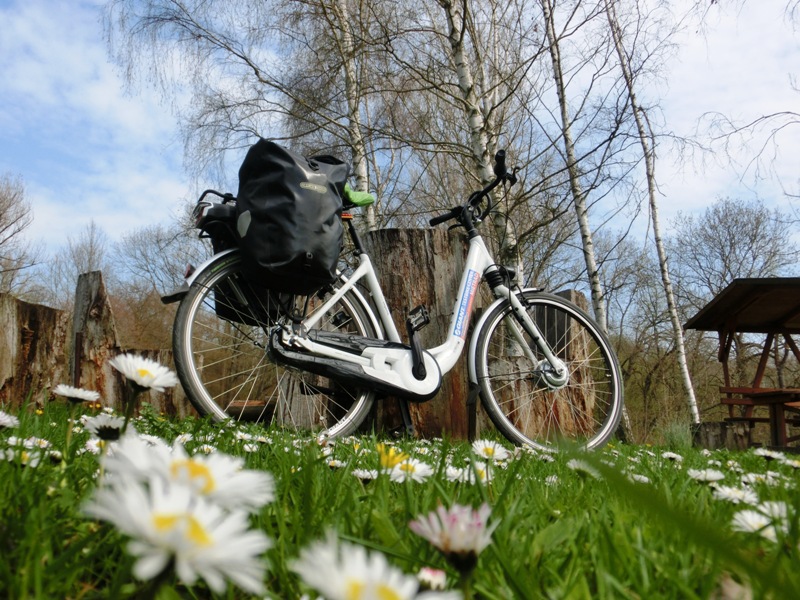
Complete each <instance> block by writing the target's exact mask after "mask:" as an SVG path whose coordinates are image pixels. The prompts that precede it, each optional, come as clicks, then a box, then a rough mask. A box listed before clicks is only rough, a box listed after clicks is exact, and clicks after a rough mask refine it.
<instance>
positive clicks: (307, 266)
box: [236, 139, 350, 295]
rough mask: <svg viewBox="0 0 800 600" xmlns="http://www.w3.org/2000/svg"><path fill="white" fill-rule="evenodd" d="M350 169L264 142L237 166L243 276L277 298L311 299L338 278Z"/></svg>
mask: <svg viewBox="0 0 800 600" xmlns="http://www.w3.org/2000/svg"><path fill="white" fill-rule="evenodd" d="M349 174H350V166H349V165H348V164H347V163H345V162H343V161H341V160H339V159H337V158H334V157H333V156H314V157H310V158H306V157H304V156H301V155H300V154H297V153H295V152H292V151H291V150H287V149H286V148H283V147H282V146H279V145H278V144H276V143H274V142H270V141H267V140H264V139H262V140H259V141H258V142H257V143H256V144H254V145H253V146H252V147H251V148H250V150H248V152H247V155H246V156H245V158H244V161H243V162H242V166H241V167H240V168H239V192H238V194H237V199H236V207H237V208H236V212H237V219H236V232H237V236H238V239H239V247H240V248H241V252H242V266H243V270H244V272H245V275H246V276H247V277H248V278H250V279H252V280H253V281H254V282H258V283H259V284H261V285H264V286H266V287H268V288H269V289H271V290H274V291H276V292H284V293H290V294H304V295H305V294H311V293H312V292H314V291H316V290H318V289H319V288H321V287H323V286H325V285H327V284H330V283H332V282H333V281H334V280H335V279H336V265H337V262H338V260H339V254H340V253H341V251H342V243H343V238H344V229H343V226H342V219H341V217H342V196H343V194H344V185H345V183H346V182H347V177H348V175H349Z"/></svg>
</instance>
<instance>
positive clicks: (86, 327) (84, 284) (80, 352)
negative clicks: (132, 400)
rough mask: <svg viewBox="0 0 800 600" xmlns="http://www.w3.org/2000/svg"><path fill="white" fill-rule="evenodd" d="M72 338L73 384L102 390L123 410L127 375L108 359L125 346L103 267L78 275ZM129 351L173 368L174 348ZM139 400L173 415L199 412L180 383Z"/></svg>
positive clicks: (105, 399) (106, 399)
mask: <svg viewBox="0 0 800 600" xmlns="http://www.w3.org/2000/svg"><path fill="white" fill-rule="evenodd" d="M72 339H73V347H72V353H71V355H70V369H69V372H70V373H71V374H72V376H73V384H74V385H76V386H79V387H82V388H84V389H87V390H94V391H96V392H99V393H100V396H101V397H102V399H103V402H104V404H105V405H106V406H111V407H113V408H114V409H116V410H122V408H123V407H122V392H123V389H124V388H123V386H124V385H125V379H124V377H123V376H122V375H121V374H120V373H118V372H117V371H116V369H114V368H113V367H112V366H111V365H110V364H109V362H108V361H109V360H110V359H111V358H113V357H115V356H117V355H118V354H120V353H122V352H125V351H126V350H123V349H122V348H120V345H119V342H118V337H117V329H116V324H115V321H114V313H113V311H112V310H111V303H110V302H109V298H108V294H107V292H106V288H105V284H104V283H103V275H102V273H101V272H100V271H92V272H90V273H83V274H82V275H80V277H78V285H77V288H76V290H75V309H74V314H73V337H72ZM129 351H130V352H131V353H134V354H137V355H139V356H143V357H145V358H149V359H151V360H154V361H156V362H158V363H159V364H162V365H164V366H167V367H169V368H173V369H174V366H173V360H172V351H171V350H129ZM140 401H145V402H148V403H150V404H152V405H153V408H154V409H155V410H156V411H158V412H162V413H165V414H167V415H170V416H179V417H183V416H187V415H190V414H197V413H196V412H195V411H194V409H193V408H192V407H191V406H190V404H189V402H188V400H187V399H186V396H185V394H184V392H183V389H182V388H181V387H180V386H176V387H174V388H170V389H166V390H165V391H164V392H154V391H151V392H149V394H147V396H145V397H144V398H141V399H140Z"/></svg>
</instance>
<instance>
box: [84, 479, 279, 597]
mask: <svg viewBox="0 0 800 600" xmlns="http://www.w3.org/2000/svg"><path fill="white" fill-rule="evenodd" d="M84 512H85V513H86V514H87V515H89V516H91V517H95V518H97V519H101V520H104V521H108V522H110V523H112V524H113V525H114V526H116V527H117V529H119V530H120V531H121V532H122V533H124V534H126V535H127V536H129V537H130V538H132V539H131V541H130V542H129V544H128V552H129V553H130V554H131V555H132V556H134V557H136V559H137V560H136V563H135V564H134V567H133V574H134V576H135V577H136V578H137V579H140V580H143V581H146V580H150V579H152V578H154V577H156V576H157V575H159V574H160V573H162V572H163V571H164V569H166V568H167V567H168V566H169V564H170V562H171V561H174V565H175V573H176V575H177V577H178V579H179V580H180V581H182V582H183V583H186V584H187V585H192V584H194V583H195V582H196V581H197V580H198V579H200V578H202V579H204V580H205V581H206V583H208V586H209V587H210V588H211V589H212V590H213V591H214V592H216V593H218V594H221V593H222V592H224V591H225V589H226V585H225V579H229V580H231V581H232V582H233V583H235V584H236V585H237V586H239V587H240V588H242V589H243V590H245V591H248V592H250V593H253V594H263V593H264V582H263V580H264V570H265V567H266V565H265V563H264V561H263V560H262V559H261V558H260V556H261V554H263V552H264V551H265V550H267V549H268V548H269V546H270V543H269V540H268V539H267V537H266V536H265V535H264V533H263V532H261V531H257V530H252V531H251V530H250V529H249V523H248V517H247V513H244V512H240V511H235V512H231V513H226V512H225V511H224V510H223V509H222V508H220V507H219V506H217V505H215V504H213V503H210V502H208V501H206V500H205V499H203V498H201V497H197V496H196V495H195V494H194V493H192V491H191V490H190V489H189V488H187V487H184V486H176V485H167V484H166V483H165V482H164V481H162V480H161V479H160V478H157V477H154V478H152V479H150V481H149V482H148V483H147V484H146V485H145V484H143V483H142V482H138V481H133V480H125V481H118V482H117V483H116V484H115V485H111V486H104V487H100V488H98V489H97V490H96V492H95V494H94V497H93V498H92V499H91V500H90V501H89V503H88V504H87V505H86V506H85V507H84Z"/></svg>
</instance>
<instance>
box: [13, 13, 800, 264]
mask: <svg viewBox="0 0 800 600" xmlns="http://www.w3.org/2000/svg"><path fill="white" fill-rule="evenodd" d="M709 4H710V8H709V14H708V21H707V22H708V25H707V29H706V30H705V31H704V32H702V33H701V32H698V31H691V30H690V31H687V32H686V34H685V35H684V36H683V37H682V38H681V39H680V44H681V45H680V52H679V53H678V54H677V55H676V56H675V57H674V59H672V60H671V61H670V63H669V64H668V65H665V67H666V72H667V74H668V78H669V79H668V85H667V86H666V87H665V88H664V89H662V90H660V91H661V92H662V93H663V98H662V100H661V106H662V108H663V110H664V118H665V120H666V125H667V127H668V128H669V129H670V130H672V131H674V132H676V133H678V134H689V133H692V132H693V131H694V129H695V127H696V126H697V123H698V119H700V118H701V116H702V115H703V114H705V113H707V112H709V111H718V112H721V113H725V114H727V115H729V116H731V117H733V118H735V119H738V120H742V121H749V120H752V119H754V118H756V117H759V116H761V115H764V114H770V113H773V112H776V111H786V110H796V111H798V112H800V105H799V104H800V103H799V102H798V100H799V99H800V95H799V94H798V93H797V92H795V91H793V90H792V88H791V76H792V74H794V75H800V32H798V33H796V32H794V31H793V29H792V27H791V25H790V24H788V23H787V22H786V19H785V16H784V12H783V11H784V8H785V5H786V0H758V1H756V0H749V1H748V2H745V3H744V6H741V3H740V2H738V1H737V2H734V1H733V0H731V1H730V2H726V1H724V0H719V1H717V2H715V3H714V4H713V5H711V3H710V0H709ZM733 4H736V6H732V5H733ZM721 5H724V6H721ZM100 6H101V4H100V3H97V2H94V3H93V2H87V1H84V0H0V24H2V34H1V35H0V84H1V85H0V90H1V93H0V175H4V174H6V175H11V176H12V177H19V178H21V180H22V181H23V183H24V186H25V197H26V198H27V199H28V201H29V202H30V203H31V204H32V207H33V213H34V221H33V224H32V226H31V227H30V228H29V229H28V230H27V232H26V235H27V237H28V238H29V239H30V240H31V241H33V242H35V243H41V244H43V245H44V246H45V247H46V248H47V249H49V250H50V251H51V252H52V251H57V250H58V249H59V248H61V247H63V246H64V245H65V244H66V243H67V239H68V238H69V237H73V238H75V237H77V236H78V235H79V233H80V231H81V230H82V229H83V228H84V227H85V226H86V225H87V224H88V223H89V222H90V220H92V219H93V220H94V221H95V222H96V223H97V225H99V226H100V227H101V228H102V229H103V230H104V231H105V232H106V233H107V234H108V236H109V238H110V239H111V240H112V241H117V240H119V239H120V238H121V237H122V236H123V235H124V234H125V233H127V232H131V231H132V230H134V229H136V228H139V227H142V226H145V225H150V224H157V223H167V222H169V221H171V220H172V219H173V218H174V217H175V215H177V214H178V213H179V212H180V210H181V208H182V207H183V206H184V205H185V203H186V202H187V200H191V199H193V196H194V193H195V192H196V188H195V186H196V185H197V182H193V181H190V180H189V178H188V177H187V176H186V175H185V174H184V170H183V162H182V161H183V159H182V151H183V147H182V143H181V141H180V138H179V134H178V131H177V126H176V121H175V119H174V118H173V116H172V114H171V113H170V110H169V109H168V107H167V106H165V105H164V104H163V103H162V102H161V101H160V99H159V97H158V94H157V93H156V92H155V91H154V90H152V89H149V88H147V87H142V88H140V89H138V90H136V91H135V92H126V89H125V86H124V85H123V80H122V78H121V76H120V73H119V71H118V69H117V68H116V67H115V66H114V65H112V64H110V62H109V59H108V54H107V49H106V44H105V41H104V39H103V31H102V26H101V22H100V12H99V9H100ZM794 129H795V130H791V129H790V130H787V131H785V132H784V133H783V134H782V136H781V137H780V138H779V153H778V155H777V158H776V161H775V162H774V165H773V166H774V170H775V171H776V172H777V173H778V174H779V175H780V179H777V178H775V177H767V178H766V179H763V180H757V179H756V178H754V175H755V171H754V170H753V169H750V170H749V171H746V170H744V169H743V168H742V166H736V165H731V164H730V163H728V162H727V161H726V160H721V159H722V158H723V153H722V152H720V151H718V152H717V153H716V154H715V155H711V156H710V157H709V156H706V158H705V162H703V163H700V162H698V161H696V162H694V163H689V164H685V165H680V164H678V163H677V161H676V158H675V155H674V154H672V153H671V152H670V149H669V148H667V147H662V148H661V149H660V150H659V163H658V167H657V169H658V177H659V181H660V192H661V194H662V196H661V203H660V206H661V208H660V212H661V218H662V223H664V224H665V225H666V226H667V227H668V226H669V222H670V220H671V219H672V218H674V216H675V215H676V214H677V212H678V211H682V212H693V211H700V210H702V209H703V208H704V207H707V206H708V205H709V204H711V203H712V202H713V201H714V200H715V199H716V198H717V197H720V196H731V197H741V198H746V199H750V198H761V199H762V200H764V201H765V203H767V204H768V205H770V206H780V207H782V208H788V207H790V204H789V203H788V201H787V199H786V198H785V195H784V194H783V190H782V187H781V185H783V186H788V187H789V190H790V191H792V192H795V193H796V192H797V191H798V187H800V184H799V183H798V182H799V181H800V171H799V170H798V166H799V165H800V158H798V157H800V135H798V133H800V127H795V128H794ZM752 157H753V150H752V149H744V150H742V151H739V153H738V160H739V165H744V164H746V163H747V162H748V161H749V160H750V159H751V158H752ZM233 176H234V177H233V178H232V181H235V174H233ZM200 186H201V187H204V186H202V184H200ZM234 191H235V190H234Z"/></svg>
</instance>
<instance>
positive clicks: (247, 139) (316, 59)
mask: <svg viewBox="0 0 800 600" xmlns="http://www.w3.org/2000/svg"><path fill="white" fill-rule="evenodd" d="M366 4H367V3H365V2H357V1H350V0H315V1H309V2H279V1H274V2H259V3H253V2H246V1H244V0H241V1H240V0H230V1H229V0H224V1H222V0H112V1H111V2H109V3H108V4H107V5H106V12H105V27H106V31H107V35H108V40H109V47H110V51H111V53H112V55H113V56H114V57H115V59H116V61H117V63H118V64H119V65H120V66H121V67H122V69H123V70H124V73H125V74H126V77H127V79H128V81H129V82H132V83H135V82H137V81H141V80H145V81H152V82H155V83H157V84H158V85H160V86H161V89H162V91H163V93H164V95H165V97H166V98H167V99H168V100H170V101H171V102H176V103H177V104H176V113H177V115H178V117H179V120H180V123H181V125H182V131H183V133H184V140H185V148H186V150H185V156H186V162H187V167H188V168H189V169H190V171H192V172H194V173H195V174H199V173H203V172H207V171H208V170H210V169H212V168H214V166H215V165H216V168H217V169H218V173H224V172H225V171H226V170H228V169H230V165H229V164H228V163H227V162H226V158H227V157H228V155H227V154H226V153H227V152H228V151H230V150H232V149H233V150H238V151H241V150H242V149H243V148H244V147H246V146H248V145H250V144H251V143H252V142H253V140H254V138H255V137H256V136H259V135H260V136H266V137H271V138H273V139H278V140H281V139H283V140H286V139H288V138H289V137H291V138H292V139H293V140H294V142H295V145H297V146H299V149H301V150H307V151H309V152H313V151H322V150H331V151H337V150H338V151H340V152H341V151H345V152H347V153H349V154H350V158H351V161H352V163H353V166H354V174H355V180H356V187H357V189H359V190H362V191H364V190H367V189H369V188H371V189H375V188H376V186H378V184H377V183H376V182H370V178H369V169H368V166H367V160H368V155H369V149H368V147H367V139H366V136H365V132H364V128H365V122H364V115H365V114H366V112H367V109H366V106H365V104H366V102H367V97H368V94H367V89H366V82H369V81H371V80H372V79H373V77H372V74H371V73H370V72H369V69H368V65H367V63H366V62H365V61H364V60H363V57H364V54H363V53H362V52H360V51H359V48H358V44H359V43H361V40H363V39H365V38H366V37H368V36H367V35H366V34H365V33H364V32H360V31H357V30H358V28H359V27H361V26H362V25H364V24H365V20H364V19H363V18H362V15H361V14H360V12H359V11H361V10H363V9H364V7H365V5H366ZM187 91H188V93H189V94H190V96H191V98H192V100H191V102H189V103H183V104H181V103H180V98H181V97H182V96H184V95H185V94H186V92H187ZM240 158H241V157H240V156H239V159H240ZM223 177H224V175H223ZM374 222H375V219H374V216H373V217H372V218H371V223H373V224H374Z"/></svg>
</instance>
